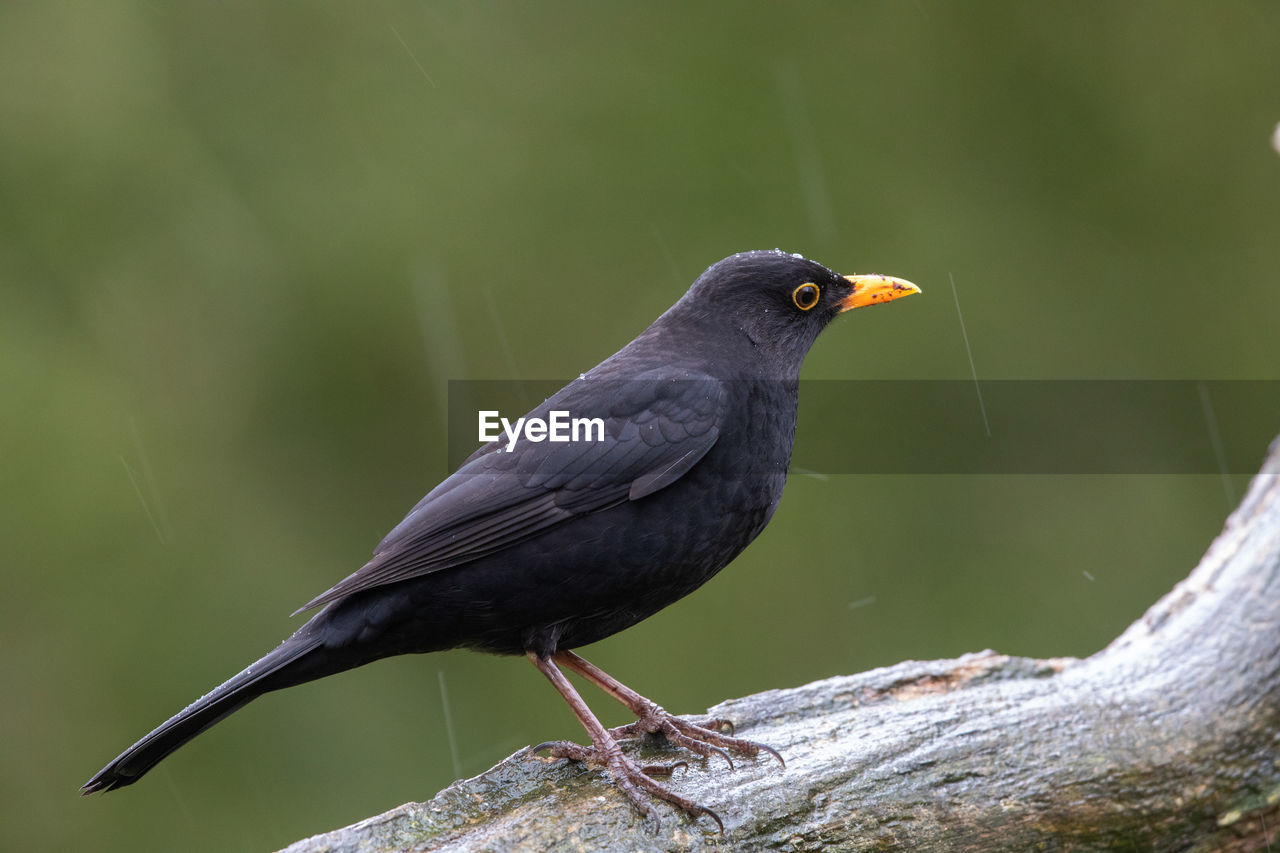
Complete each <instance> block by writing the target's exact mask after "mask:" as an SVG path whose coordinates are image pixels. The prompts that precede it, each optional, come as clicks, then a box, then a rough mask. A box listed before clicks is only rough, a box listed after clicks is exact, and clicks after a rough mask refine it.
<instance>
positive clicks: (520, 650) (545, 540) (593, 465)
mask: <svg viewBox="0 0 1280 853" xmlns="http://www.w3.org/2000/svg"><path fill="white" fill-rule="evenodd" d="M916 290H917V289H916V288H915V287H914V285H910V284H909V283H907V282H902V281H900V280H898V279H891V278H888V277H882V276H850V277H847V278H846V277H842V276H839V275H837V274H835V273H833V272H832V271H830V270H828V269H826V268H825V267H823V266H822V265H820V264H817V263H815V262H813V261H809V260H806V259H804V258H801V257H799V256H795V255H789V254H787V253H785V252H780V251H768V252H744V253H741V254H738V255H733V256H731V257H729V258H726V259H725V260H723V261H720V262H719V263H717V264H715V265H713V266H712V267H710V268H709V269H708V270H707V271H706V272H704V273H703V274H702V276H700V277H699V278H698V280H697V281H696V282H694V284H693V286H692V287H691V288H690V289H689V291H688V292H687V293H686V294H685V295H684V296H683V297H682V298H681V299H680V300H679V301H678V302H677V303H676V304H675V305H674V306H672V307H671V308H670V309H669V310H668V311H667V312H666V313H664V314H663V315H662V316H661V317H659V318H658V319H657V320H656V321H655V322H654V323H653V324H652V325H651V326H649V328H648V329H646V330H645V331H644V332H642V333H641V334H640V335H639V336H638V337H636V338H635V340H633V341H632V342H631V343H629V344H628V345H627V346H625V347H623V348H622V349H621V350H619V351H618V352H617V353H615V354H614V355H613V356H611V357H609V358H608V359H606V360H605V361H603V362H601V363H600V364H599V365H597V366H596V367H594V368H592V369H591V370H590V371H588V372H587V373H586V374H584V375H583V376H581V377H580V378H579V379H577V380H575V381H573V382H571V383H570V384H568V385H567V386H565V387H564V388H562V389H561V390H560V391H559V392H557V393H556V394H555V395H553V396H552V397H551V398H550V399H548V400H547V401H546V402H544V403H543V404H542V405H541V406H539V407H537V408H535V409H534V410H533V411H532V412H530V413H529V417H542V418H547V417H548V416H549V413H550V412H552V411H568V412H570V413H572V415H573V416H575V417H591V418H595V417H598V418H600V419H601V420H603V422H604V425H605V435H604V436H603V440H597V441H586V440H581V441H571V442H567V443H552V442H549V441H543V442H538V443H535V442H533V441H527V440H526V441H518V442H516V443H515V444H514V445H513V446H511V447H510V448H508V445H507V441H506V440H505V439H500V440H499V441H495V442H491V443H489V444H487V445H485V446H484V447H481V448H480V449H479V450H477V451H476V452H475V453H474V454H473V455H472V456H471V457H470V458H468V459H467V460H466V461H465V462H464V463H463V464H462V465H461V466H460V467H459V469H458V470H457V471H456V472H454V474H453V475H451V476H450V477H449V478H447V479H446V480H444V481H443V482H442V483H440V485H438V486H437V487H436V488H435V489H433V490H432V491H431V492H430V493H429V494H428V495H427V496H426V497H424V498H423V499H422V501H420V502H419V503H418V505H417V506H416V507H414V509H413V510H412V511H411V512H410V513H409V515H408V516H406V517H405V519H404V520H403V521H402V522H400V524H398V525H397V526H396V527H395V528H394V529H393V530H392V531H391V532H390V534H388V535H387V537H386V538H385V539H383V541H382V542H381V543H380V544H379V545H378V547H377V549H376V550H375V552H374V557H373V559H372V560H370V561H369V562H368V563H367V564H366V565H365V566H364V567H362V568H361V569H359V570H358V571H356V572H355V573H354V574H352V575H350V576H349V577H347V578H346V579H344V580H343V581H341V582H340V583H338V584H337V585H336V586H334V587H333V588H332V589H330V590H329V591H327V592H325V593H323V594H322V595H320V596H318V597H316V598H315V599H313V600H312V601H311V602H309V603H308V604H307V605H305V606H304V607H303V608H302V609H303V610H307V609H311V608H314V607H322V608H323V609H321V610H320V611H319V612H318V613H317V614H316V615H315V616H313V617H312V618H311V619H310V620H309V621H308V622H307V623H306V624H304V625H303V626H302V627H301V628H299V629H298V630H297V632H295V633H294V634H293V635H292V636H291V637H289V638H288V639H287V640H285V641H284V643H282V644H281V645H280V646H279V647H278V648H276V649H275V650H274V651H272V652H271V653H269V654H267V655H266V656H265V657H263V658H262V659H261V660H259V661H257V662H256V663H254V664H253V665H251V666H250V667H249V668H248V669H246V670H244V671H243V672H241V673H240V674H238V675H236V676H235V677H233V678H232V679H230V680H229V681H227V682H226V683H224V684H223V685H221V686H220V687H218V688H216V689H215V690H213V691H212V692H210V693H209V694H207V695H205V696H204V697H202V698H201V699H199V700H197V701H196V702H194V703H193V704H191V705H190V706H188V707H187V708H186V709H185V710H183V711H182V712H180V713H179V714H177V715H176V716H174V717H173V718H172V719H170V720H169V721H168V722H166V723H164V724H163V725H161V726H160V727H159V728H157V729H156V730H155V731H153V732H151V733H150V734H149V735H147V736H146V737H145V738H143V739H142V740H141V741H139V742H138V743H136V744H135V745H134V746H132V747H130V748H129V749H128V750H126V751H125V752H124V753H123V754H122V755H120V756H119V757H118V758H116V759H115V760H114V761H112V762H111V763H110V764H108V765H107V766H106V767H105V768H103V769H102V770H101V771H100V772H99V773H97V774H96V775H95V776H94V777H93V778H92V779H90V780H89V781H88V782H87V783H86V784H85V785H84V787H83V789H82V790H83V791H84V792H85V793H92V792H94V791H102V790H111V789H114V788H119V787H122V786H124V785H129V784H132V783H133V782H135V781H137V780H138V779H139V778H140V777H141V776H142V775H143V774H144V773H146V772H147V771H148V770H149V769H151V767H153V766H154V765H155V764H156V763H157V762H159V761H160V760H161V759H162V758H164V757H165V756H166V755H168V754H169V753H170V752H172V751H173V750H174V749H176V748H178V747H179V746H181V745H182V744H183V743H185V742H186V741H187V740H189V739H191V738H192V737H194V736H195V735H197V734H199V733H200V732H201V731H203V730H204V729H206V728H208V727H209V726H211V725H213V724H214V723H215V722H217V721H218V720H220V719H222V718H223V717H225V716H226V715H227V714H229V713H231V712H232V711H234V710H236V709H238V708H239V707H241V706H242V705H244V704H245V703H246V702H248V701H250V700H251V699H253V698H255V697H257V696H260V695H261V694H263V693H266V692H269V691H272V690H277V689H280V688H283V687H288V686H291V685H294V684H299V683H301V682H305V681H310V680H312V679H315V678H320V677H322V676H325V675H330V674H333V673H336V672H340V671H342V670H345V669H350V668H352V667H355V666H360V665H362V664H365V663H368V662H370V661H373V660H377V659H379V658H383V657H387V656H390V655H398V654H406V653H412V652H431V651H438V650H442V649H449V648H457V647H468V648H474V649H478V650H482V651H487V652H494V653H499V654H524V655H527V656H529V658H530V659H531V660H532V661H533V662H534V664H535V665H536V666H537V667H538V668H539V669H540V670H541V671H542V672H543V673H544V674H545V675H547V677H548V678H549V679H551V680H552V682H553V684H555V685H556V687H557V689H558V690H560V691H561V693H562V694H564V696H565V698H566V700H568V701H569V703H570V705H571V706H573V707H574V711H575V713H577V714H578V716H579V718H580V719H582V721H583V724H584V725H585V726H586V727H587V729H588V731H589V733H590V734H591V737H592V743H593V746H591V747H582V746H577V745H574V744H568V743H557V744H546V745H544V747H546V748H548V749H550V751H551V753H552V754H553V755H561V756H565V757H569V758H575V759H580V760H592V761H596V762H599V763H602V764H605V765H606V766H608V768H609V770H610V772H611V773H612V774H613V776H614V779H615V781H616V782H617V783H618V785H619V786H620V787H621V788H622V790H623V791H624V792H625V793H626V794H627V795H628V797H629V798H630V799H631V801H632V803H633V804H634V805H635V806H636V807H637V808H638V809H639V810H641V811H642V812H645V813H648V814H653V812H652V807H651V806H650V805H649V804H648V803H647V801H646V800H645V799H644V797H643V796H642V795H641V794H640V791H639V789H644V790H647V791H649V793H651V794H653V795H655V796H657V797H659V798H661V799H664V800H666V801H668V802H671V803H673V804H675V805H677V806H679V807H680V808H682V809H684V810H685V811H686V812H688V813H690V814H692V815H698V814H706V815H709V816H711V817H712V818H713V819H715V820H716V821H717V823H718V822H719V819H718V818H716V817H715V815H714V814H713V813H712V812H710V811H709V810H707V809H705V808H704V807H702V806H699V805H697V804H695V803H692V802H690V801H688V800H686V799H684V798H681V797H679V796H677V795H676V794H674V793H672V792H670V791H668V790H667V789H665V788H664V787H662V786H661V785H658V784H657V783H656V782H653V781H652V780H651V779H650V778H648V776H647V775H646V773H645V772H643V770H648V771H650V772H652V771H653V768H644V769H643V770H642V769H641V768H639V767H637V766H636V765H634V764H633V763H632V762H630V760H629V759H627V758H626V757H625V756H624V755H623V754H622V753H621V751H620V750H619V749H618V746H617V740H618V739H619V738H621V737H629V736H635V735H637V734H641V733H644V732H662V733H663V734H665V735H666V736H667V737H668V739H670V740H672V741H674V742H675V743H677V744H678V745H681V746H685V747H688V748H690V749H692V750H694V751H695V752H697V753H698V754H701V755H704V756H706V755H709V754H713V753H720V754H724V752H725V751H726V750H727V751H730V752H737V753H742V754H747V755H754V754H757V753H758V752H759V751H760V750H761V749H767V748H766V747H761V746H759V745H757V744H752V743H750V742H748V741H743V740H739V739H737V738H732V737H727V736H725V735H723V734H721V733H720V732H718V731H716V730H715V729H714V728H704V727H699V726H694V725H692V724H690V723H688V722H687V721H682V720H679V718H675V717H672V716H671V715H669V714H667V713H666V712H665V711H662V709H661V708H658V707H657V706H656V705H653V704H652V703H650V702H648V701H647V700H645V699H643V697H640V696H639V695H638V694H635V693H633V692H632V691H629V690H628V689H627V688H626V687H624V686H623V685H621V684H620V683H619V682H616V681H615V680H613V679H612V678H610V677H609V676H607V675H606V674H604V673H603V672H601V671H600V670H598V669H596V668H595V667H593V666H592V665H591V664H589V663H587V662H586V661H584V660H582V659H581V658H580V657H578V656H577V655H576V654H573V653H572V652H571V651H570V650H572V649H576V648H579V647H581V646H585V645H588V644H590V643H593V642H595V641H597V640H600V639H603V638H604V637H608V636H610V635H611V634H614V633H616V632H618V631H620V630H622V629H624V628H627V627H629V626H631V625H633V624H635V623H636V622H639V621H640V620H642V619H644V618H645V617H647V616H650V615H652V614H653V613H655V612H657V611H658V610H660V609H662V608H663V607H665V606H667V605H668V604H671V603H672V602H674V601H676V600H678V599H680V598H682V597H683V596H685V595H687V594H689V593H690V592H692V591H693V590H695V589H697V588H698V587H699V586H701V585H702V584H703V583H705V582H706V581H707V580H708V579H710V578H711V577H712V576H713V575H715V574H716V572H718V571H719V570H720V569H722V568H724V566H725V565H727V564H728V563H729V562H730V561H731V560H732V559H733V558H734V557H736V556H737V555H738V554H739V553H740V552H741V551H742V549H743V548H745V547H746V546H747V545H748V544H749V543H750V542H751V541H752V540H753V539H754V538H755V537H756V535H757V534H759V533H760V531H761V530H763V529H764V527H765V525H766V524H768V522H769V519H770V517H771V516H772V515H773V512H774V509H775V508H776V507H777V504H778V500H779V498H780V497H781V496H782V489H783V485H784V483H785V481H786V475H787V466H788V464H789V461H790V457H791V448H792V441H793V437H794V433H795V424H796V409H797V403H798V387H799V386H798V383H799V376H800V366H801V362H802V361H803V359H804V357H805V354H806V353H807V352H808V351H809V348H810V346H811V345H812V344H813V342H814V340H815V339H816V338H817V336H818V333H819V332H821V331H822V329H823V328H824V327H825V326H826V325H827V323H829V322H830V321H831V319H832V318H834V317H835V316H836V315H837V314H839V313H841V312H842V311H845V310H848V309H849V308H853V307H859V306H860V305H864V304H871V303H874V302H879V301H887V300H889V299H893V298H896V297H898V296H902V295H906V294H908V293H913V292H916ZM557 663H558V664H560V665H562V666H567V667H569V668H570V669H573V670H575V671H577V672H579V673H580V674H582V675H583V676H585V677H586V678H588V679H589V680H591V681H593V682H595V683H597V684H598V685H600V686H601V687H602V688H603V689H605V690H606V691H607V692H609V693H610V694H611V695H613V696H614V698H616V699H618V700H619V701H621V702H623V703H624V704H627V705H628V707H631V709H632V710H633V711H634V712H635V713H636V714H637V716H638V717H639V720H638V722H637V723H635V724H632V726H628V727H623V729H621V730H614V731H613V732H612V733H610V732H606V731H605V730H604V729H603V728H602V727H600V724H599V723H598V722H597V721H595V718H594V716H592V715H591V712H590V711H589V710H587V709H586V706H585V704H584V703H582V700H581V698H580V697H578V696H577V693H576V692H574V691H573V688H572V687H571V686H570V685H569V683H568V682H567V680H565V679H564V676H563V675H562V674H561V673H560V672H559V670H558V669H557V668H556V664H557ZM769 751H770V752H772V750H769ZM775 755H776V753H775Z"/></svg>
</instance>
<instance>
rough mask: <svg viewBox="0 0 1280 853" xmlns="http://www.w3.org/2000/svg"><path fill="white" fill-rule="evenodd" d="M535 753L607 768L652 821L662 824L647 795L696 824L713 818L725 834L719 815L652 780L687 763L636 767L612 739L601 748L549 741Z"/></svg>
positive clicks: (565, 741)
mask: <svg viewBox="0 0 1280 853" xmlns="http://www.w3.org/2000/svg"><path fill="white" fill-rule="evenodd" d="M532 751H533V752H543V751H546V753H547V754H548V755H550V756H551V757H552V758H567V759H569V760H570V761H580V762H582V763H584V764H594V765H596V766H601V767H604V768H605V769H606V770H608V771H609V775H610V776H611V777H613V783H614V785H616V786H617V787H618V790H620V791H622V793H623V795H624V796H626V798H627V800H628V801H629V802H630V803H631V806H632V808H634V809H635V810H636V811H638V812H639V813H640V814H641V815H643V816H645V817H647V818H649V819H650V820H652V821H655V822H657V821H658V820H659V817H658V812H657V810H656V809H655V808H654V807H653V804H652V803H651V802H650V801H649V799H648V798H647V797H646V796H645V792H647V793H648V794H649V795H650V796H652V797H655V798H657V799H659V800H662V801H663V802H665V803H670V804H671V805H673V806H675V807H676V808H678V809H680V810H681V811H682V812H684V813H685V814H687V815H688V816H689V817H690V818H692V819H693V820H697V819H698V818H699V817H702V816H704V815H705V816H706V817H709V818H711V819H712V820H713V821H715V824H716V826H717V827H718V828H719V830H720V833H721V834H722V835H723V834H724V821H722V820H720V816H719V815H718V814H716V813H715V812H713V811H712V810H711V809H709V808H707V807H706V806H702V805H699V804H698V803H695V802H694V801H693V800H691V799H689V798H688V797H682V796H680V795H679V794H677V793H675V792H674V791H672V790H670V789H668V788H666V787H664V786H663V785H660V784H658V783H657V782H655V781H653V779H652V778H651V777H653V776H662V777H668V776H670V775H671V774H672V773H674V772H675V771H676V770H678V769H680V768H684V767H688V766H689V765H688V764H687V763H686V762H684V761H677V762H674V763H672V764H637V763H636V762H634V761H632V760H631V759H630V758H627V756H626V755H624V754H623V753H622V749H621V748H620V747H619V746H618V744H617V741H616V740H614V739H613V738H610V739H609V740H608V741H606V742H604V743H602V744H601V745H600V746H583V745H582V744H578V743H573V742H572V741H567V740H558V741H548V742H546V743H540V744H538V745H537V746H535V747H533V749H532Z"/></svg>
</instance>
